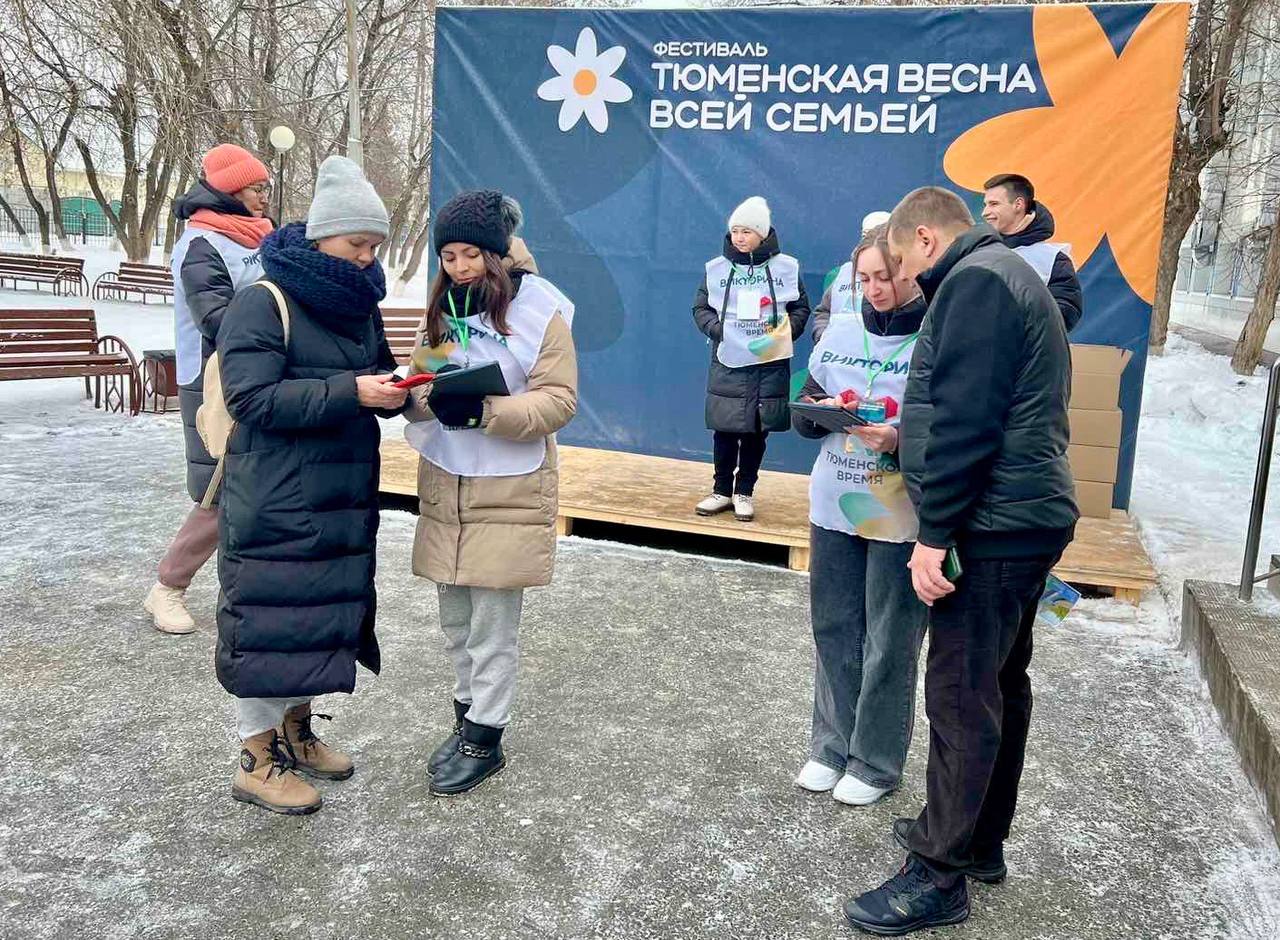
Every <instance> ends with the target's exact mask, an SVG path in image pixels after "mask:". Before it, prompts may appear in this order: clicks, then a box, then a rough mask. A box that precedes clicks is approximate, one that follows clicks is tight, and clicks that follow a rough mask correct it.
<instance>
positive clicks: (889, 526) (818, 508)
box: [809, 303, 920, 542]
mask: <svg viewBox="0 0 1280 940" xmlns="http://www.w3.org/2000/svg"><path fill="white" fill-rule="evenodd" d="M832 306H833V307H834V303H833V305H832ZM904 344H905V345H904ZM914 348H915V340H914V338H908V337H906V336H876V335H875V334H874V333H871V332H869V331H868V330H867V329H866V327H865V326H864V325H863V320H862V317H861V316H833V317H832V318H831V323H830V325H829V326H828V327H827V330H826V332H825V333H823V334H822V339H821V340H820V341H819V342H818V345H817V346H815V347H814V350H813V355H812V356H811V357H810V358H809V374H810V376H811V377H812V378H813V379H814V380H815V381H816V382H817V383H818V384H819V385H821V386H822V388H823V390H824V391H825V392H826V393H827V395H828V396H830V397H835V396H837V395H839V394H840V393H841V392H842V391H844V390H845V389H852V390H853V391H855V392H857V393H858V395H859V396H866V394H867V384H868V380H869V379H870V378H871V376H872V375H873V374H875V373H876V370H877V369H881V367H882V366H883V369H882V370H881V371H880V372H879V374H878V375H876V378H875V384H874V386H873V387H872V395H873V396H874V397H875V398H876V399H884V398H892V399H894V400H895V401H896V402H897V405H898V407H897V410H896V413H895V415H894V417H892V418H889V419H887V421H886V422H885V423H887V424H892V425H894V426H897V424H898V421H899V419H900V417H901V414H902V399H903V395H904V394H905V392H906V388H907V374H908V372H909V370H910V368H911V353H912V351H913V350H914ZM868 349H869V350H870V353H871V354H870V356H868V355H867V350H868ZM895 353H896V354H897V355H896V356H895ZM886 359H890V360H892V361H891V362H890V363H889V365H887V366H885V365H884V362H885V360H886ZM809 520H810V521H811V522H812V523H813V524H814V525H816V526H819V527H820V528H823V529H830V530H832V531H835V532H844V533H846V534H848V535H858V536H861V537H862V538H866V539H875V540H876V541H879V542H910V541H912V540H914V539H915V537H916V535H917V534H918V532H919V529H920V523H919V521H918V520H917V518H916V514H915V510H914V509H913V508H912V506H911V500H910V498H909V497H908V496H907V487H906V482H905V481H904V480H903V477H902V471H901V470H900V469H899V468H898V464H897V461H896V460H895V459H894V457H893V455H892V454H877V453H876V452H875V451H872V450H870V449H868V448H867V447H866V446H865V445H863V443H862V441H860V440H859V439H858V438H857V437H855V436H854V435H851V434H839V433H833V434H828V435H827V436H826V437H825V438H823V440H822V449H821V450H820V451H819V452H818V459H817V461H816V462H815V463H814V465H813V472H812V474H810V476H809Z"/></svg>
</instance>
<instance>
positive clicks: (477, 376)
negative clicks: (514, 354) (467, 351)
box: [427, 362, 511, 402]
mask: <svg viewBox="0 0 1280 940" xmlns="http://www.w3.org/2000/svg"><path fill="white" fill-rule="evenodd" d="M510 394H511V392H509V391H508V390H507V380H506V379H505V378H504V377H503V375H502V367H501V366H500V365H498V364H497V363H496V362H482V363H480V364H479V365H474V366H468V367H467V368H465V369H452V370H450V371H448V372H438V373H436V377H435V381H433V382H432V383H431V395H430V396H429V397H428V399H427V400H428V402H430V401H431V400H433V399H435V398H436V397H437V396H440V397H448V396H451V395H478V396H480V397H481V398H483V397H486V396H488V395H510Z"/></svg>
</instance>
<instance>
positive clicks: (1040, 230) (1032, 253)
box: [982, 173, 1084, 333]
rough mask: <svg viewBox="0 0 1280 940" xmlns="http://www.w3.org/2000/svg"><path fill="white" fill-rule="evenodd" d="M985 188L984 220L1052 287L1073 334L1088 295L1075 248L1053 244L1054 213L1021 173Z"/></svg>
mask: <svg viewBox="0 0 1280 940" xmlns="http://www.w3.org/2000/svg"><path fill="white" fill-rule="evenodd" d="M983 189H985V190H986V196H985V197H984V199H983V204H982V218H983V219H984V220H985V221H986V222H987V224H989V225H990V226H991V227H992V228H993V229H995V230H996V231H997V232H999V233H1000V238H1001V239H1002V240H1003V241H1004V243H1005V244H1006V245H1007V246H1008V247H1010V248H1012V249H1013V250H1014V251H1015V252H1017V253H1018V256H1019V257H1021V258H1022V260H1023V261H1025V262H1027V264H1029V265H1031V267H1033V268H1035V271H1036V273H1037V274H1039V275H1040V279H1041V280H1042V281H1044V282H1045V283H1046V284H1048V285H1049V293H1051V294H1052V295H1053V299H1054V300H1055V301H1057V303H1058V309H1059V310H1061V311H1062V320H1063V322H1064V323H1066V325H1067V332H1068V333H1070V332H1071V331H1072V330H1073V329H1075V326H1076V324H1077V323H1079V322H1080V316H1081V314H1082V312H1083V310H1084V295H1083V292H1082V291H1081V290H1080V278H1078V277H1077V276H1076V266H1075V265H1074V264H1072V263H1071V246H1070V245H1064V244H1061V243H1059V242H1051V241H1049V239H1051V238H1053V233H1054V231H1055V229H1056V226H1055V225H1054V221H1053V214H1052V213H1051V212H1050V211H1049V210H1048V208H1046V207H1045V206H1044V204H1043V203H1039V202H1036V190H1035V187H1034V186H1032V185H1031V180H1029V179H1027V178H1026V177H1025V176H1019V175H1018V174H1017V173H1001V174H1000V175H999V176H993V177H992V178H991V179H989V180H987V182H986V185H985V186H983Z"/></svg>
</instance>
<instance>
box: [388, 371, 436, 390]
mask: <svg viewBox="0 0 1280 940" xmlns="http://www.w3.org/2000/svg"><path fill="white" fill-rule="evenodd" d="M434 379H435V375H434V374H432V373H430V372H419V373H418V374H417V375H411V376H409V377H408V378H407V379H401V380H400V381H398V382H392V383H391V385H392V387H393V388H415V387H416V386H419V385H426V384H427V383H428V382H431V381H433V380H434Z"/></svg>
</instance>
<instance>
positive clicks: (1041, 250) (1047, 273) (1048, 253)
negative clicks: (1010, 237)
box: [1013, 242, 1071, 284]
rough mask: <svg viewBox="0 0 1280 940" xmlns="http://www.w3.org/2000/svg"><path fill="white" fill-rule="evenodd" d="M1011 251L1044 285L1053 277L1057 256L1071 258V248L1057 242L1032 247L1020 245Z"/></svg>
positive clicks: (1038, 243) (1040, 243)
mask: <svg viewBox="0 0 1280 940" xmlns="http://www.w3.org/2000/svg"><path fill="white" fill-rule="evenodd" d="M1013 250H1014V251H1016V252H1017V253H1018V257H1020V258H1021V259H1022V260H1023V261H1025V262H1026V263H1027V264H1029V265H1031V267H1033V268H1034V269H1035V272H1036V274H1039V275H1040V280H1042V281H1044V282H1045V283H1046V284H1048V283H1049V278H1050V277H1052V276H1053V266H1054V265H1055V264H1056V263H1057V261H1058V255H1060V254H1062V255H1066V256H1067V257H1068V258H1070V257H1071V246H1070V245H1067V244H1062V243H1059V242H1037V243H1036V244H1034V245H1022V246H1021V247H1018V248H1015V249H1013Z"/></svg>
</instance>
